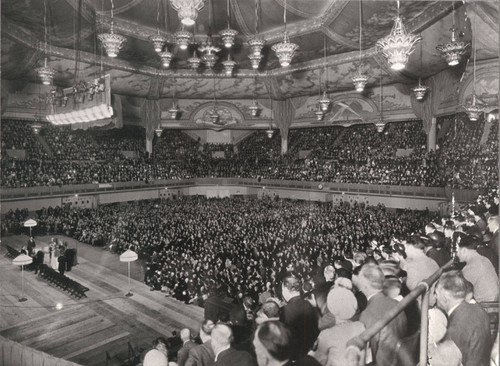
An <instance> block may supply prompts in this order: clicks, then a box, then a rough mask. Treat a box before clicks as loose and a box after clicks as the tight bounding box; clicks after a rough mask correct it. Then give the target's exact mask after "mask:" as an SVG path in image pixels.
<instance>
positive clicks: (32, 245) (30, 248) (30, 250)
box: [27, 236, 36, 257]
mask: <svg viewBox="0 0 500 366" xmlns="http://www.w3.org/2000/svg"><path fill="white" fill-rule="evenodd" d="M35 246H36V244H35V239H33V237H32V236H30V239H29V240H28V245H27V248H28V255H29V256H30V257H31V256H32V255H33V250H34V249H35Z"/></svg>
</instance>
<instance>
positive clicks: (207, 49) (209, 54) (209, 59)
mask: <svg viewBox="0 0 500 366" xmlns="http://www.w3.org/2000/svg"><path fill="white" fill-rule="evenodd" d="M211 9H212V6H211V3H209V5H208V23H209V24H210V25H211V24H212V23H213V21H214V20H213V15H212V12H211ZM219 51H220V48H218V47H216V46H214V45H213V44H212V27H211V26H209V28H208V35H207V40H206V42H205V43H204V44H203V45H202V46H201V47H200V52H203V53H205V54H204V55H203V56H202V61H203V62H204V63H205V65H207V67H209V68H212V67H214V65H215V62H216V61H217V56H216V55H215V54H216V53H217V52H219Z"/></svg>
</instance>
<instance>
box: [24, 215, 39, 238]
mask: <svg viewBox="0 0 500 366" xmlns="http://www.w3.org/2000/svg"><path fill="white" fill-rule="evenodd" d="M36 225H37V222H36V221H35V220H33V219H29V220H26V221H25V222H24V227H29V228H30V238H31V237H32V235H31V228H32V227H34V226H36Z"/></svg>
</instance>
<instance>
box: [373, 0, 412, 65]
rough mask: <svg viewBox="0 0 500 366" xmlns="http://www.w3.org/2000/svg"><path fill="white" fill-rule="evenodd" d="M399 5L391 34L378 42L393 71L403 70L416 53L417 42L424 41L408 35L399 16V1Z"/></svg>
mask: <svg viewBox="0 0 500 366" xmlns="http://www.w3.org/2000/svg"><path fill="white" fill-rule="evenodd" d="M397 5H398V13H397V16H396V19H395V20H394V26H393V27H392V30H391V33H390V34H389V35H388V36H385V37H384V38H382V39H380V40H378V41H377V47H378V48H379V49H380V50H381V51H382V54H383V55H384V56H385V57H386V58H387V62H388V63H389V66H390V67H391V69H393V70H403V69H404V68H405V66H406V63H407V62H408V57H409V56H410V54H411V53H412V52H413V51H414V49H415V45H416V44H417V42H420V41H421V40H422V37H420V36H415V35H414V34H411V33H409V34H408V33H406V29H405V27H404V25H403V20H402V19H401V17H400V16H399V0H398V1H397Z"/></svg>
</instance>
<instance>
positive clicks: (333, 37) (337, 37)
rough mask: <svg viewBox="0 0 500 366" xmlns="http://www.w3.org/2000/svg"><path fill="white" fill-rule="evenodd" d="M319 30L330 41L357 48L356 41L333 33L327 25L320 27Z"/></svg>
mask: <svg viewBox="0 0 500 366" xmlns="http://www.w3.org/2000/svg"><path fill="white" fill-rule="evenodd" d="M321 31H322V32H323V33H324V34H325V35H326V36H327V37H328V38H330V39H331V40H332V41H334V42H336V43H338V44H340V45H342V46H344V47H348V48H352V49H354V50H355V49H357V48H358V47H359V45H358V44H357V43H356V42H352V41H351V40H350V39H348V38H346V37H344V36H341V35H340V34H338V33H335V32H334V31H332V30H331V29H330V28H328V27H321Z"/></svg>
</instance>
